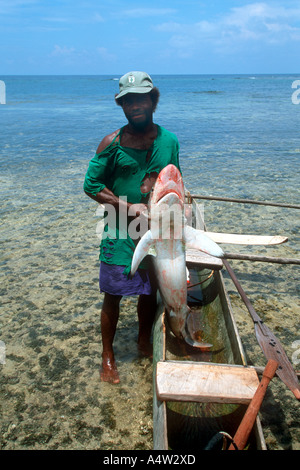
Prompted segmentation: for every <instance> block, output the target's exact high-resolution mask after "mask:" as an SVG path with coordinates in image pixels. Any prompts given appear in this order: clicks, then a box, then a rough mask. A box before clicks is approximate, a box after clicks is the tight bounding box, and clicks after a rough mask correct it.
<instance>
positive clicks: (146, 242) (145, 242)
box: [130, 230, 154, 275]
mask: <svg viewBox="0 0 300 470" xmlns="http://www.w3.org/2000/svg"><path fill="white" fill-rule="evenodd" d="M153 243H154V240H153V238H152V233H151V231H150V230H148V232H146V233H145V235H143V236H142V238H141V239H140V241H139V242H138V244H137V246H136V248H135V250H134V253H133V258H132V261H131V271H130V272H131V275H133V274H134V273H135V272H136V270H137V269H138V267H139V265H140V263H141V262H142V261H143V259H144V258H145V256H146V255H147V254H148V251H149V249H150V248H151V246H152V245H153Z"/></svg>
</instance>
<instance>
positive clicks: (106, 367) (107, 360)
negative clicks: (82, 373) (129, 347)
mask: <svg viewBox="0 0 300 470" xmlns="http://www.w3.org/2000/svg"><path fill="white" fill-rule="evenodd" d="M100 380H101V381H102V382H109V383H111V384H118V383H120V378H119V374H118V370H117V366H116V363H115V360H114V359H113V358H111V356H110V355H107V354H102V366H101V369H100Z"/></svg>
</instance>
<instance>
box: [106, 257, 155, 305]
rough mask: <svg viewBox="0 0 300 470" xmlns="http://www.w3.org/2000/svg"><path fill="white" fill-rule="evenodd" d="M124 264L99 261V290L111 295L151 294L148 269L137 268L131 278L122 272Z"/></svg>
mask: <svg viewBox="0 0 300 470" xmlns="http://www.w3.org/2000/svg"><path fill="white" fill-rule="evenodd" d="M124 269H125V266H117V265H116V264H107V263H104V262H103V261H101V263H100V278H99V285H100V292H107V293H108V294H111V295H122V296H123V295H141V294H144V295H151V293H152V288H151V282H150V277H149V273H148V271H146V270H145V269H138V270H137V271H136V273H135V274H134V276H133V277H132V278H130V277H127V275H126V274H123V271H124Z"/></svg>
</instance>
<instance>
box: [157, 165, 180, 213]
mask: <svg viewBox="0 0 300 470" xmlns="http://www.w3.org/2000/svg"><path fill="white" fill-rule="evenodd" d="M168 194H176V195H177V197H178V199H179V200H180V201H182V202H183V201H184V185H183V181H182V176H181V173H180V171H179V170H178V168H176V166H175V165H167V166H166V167H165V168H164V169H163V170H162V171H161V172H160V173H159V175H158V177H157V180H156V182H155V185H154V188H153V192H152V197H151V204H157V203H159V201H161V200H162V199H163V198H164V197H165V196H167V195H168Z"/></svg>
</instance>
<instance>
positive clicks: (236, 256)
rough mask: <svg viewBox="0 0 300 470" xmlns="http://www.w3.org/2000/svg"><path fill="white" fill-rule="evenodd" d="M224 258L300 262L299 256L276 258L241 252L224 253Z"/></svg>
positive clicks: (263, 261)
mask: <svg viewBox="0 0 300 470" xmlns="http://www.w3.org/2000/svg"><path fill="white" fill-rule="evenodd" d="M224 258H226V259H239V260H242V261H259V262H261V263H277V264H300V259H299V258H276V257H273V256H257V255H246V254H243V253H241V254H240V253H225V255H224Z"/></svg>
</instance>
